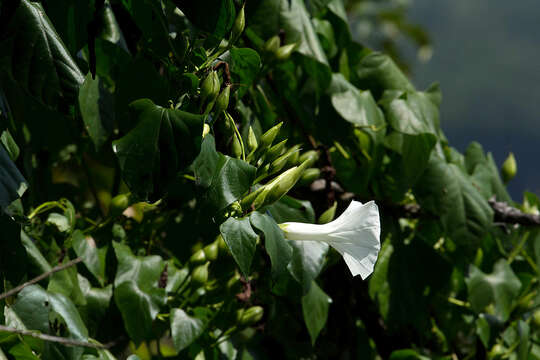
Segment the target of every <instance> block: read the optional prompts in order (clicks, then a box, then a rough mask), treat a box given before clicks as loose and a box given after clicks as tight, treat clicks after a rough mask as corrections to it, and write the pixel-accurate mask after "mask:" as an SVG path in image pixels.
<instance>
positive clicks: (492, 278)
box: [465, 259, 521, 321]
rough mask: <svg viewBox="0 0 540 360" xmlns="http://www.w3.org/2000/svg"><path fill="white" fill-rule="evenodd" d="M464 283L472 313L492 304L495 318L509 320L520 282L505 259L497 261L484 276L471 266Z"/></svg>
mask: <svg viewBox="0 0 540 360" xmlns="http://www.w3.org/2000/svg"><path fill="white" fill-rule="evenodd" d="M465 282H466V283H467V289H468V292H469V302H470V303H471V306H472V309H473V310H474V311H476V312H482V310H484V309H485V308H486V306H488V305H490V304H494V306H495V314H496V315H497V316H499V317H501V319H502V320H503V321H506V320H507V319H508V318H509V316H510V312H511V311H512V305H513V303H514V299H515V298H516V296H517V295H518V294H519V289H520V288H521V282H520V281H519V279H518V277H517V276H516V275H515V274H514V271H513V270H512V268H511V267H510V265H508V263H507V262H506V260H505V259H500V260H498V261H497V262H496V263H495V266H494V267H493V272H492V273H490V274H485V273H483V272H482V271H481V270H480V269H478V268H477V267H476V266H474V265H471V266H470V267H469V276H468V277H467V279H466V280H465Z"/></svg>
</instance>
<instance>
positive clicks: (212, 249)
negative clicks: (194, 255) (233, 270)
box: [203, 242, 219, 261]
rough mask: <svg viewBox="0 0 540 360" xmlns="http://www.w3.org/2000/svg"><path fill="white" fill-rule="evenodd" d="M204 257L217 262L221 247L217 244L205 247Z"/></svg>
mask: <svg viewBox="0 0 540 360" xmlns="http://www.w3.org/2000/svg"><path fill="white" fill-rule="evenodd" d="M203 251H204V255H205V256H206V258H207V259H208V260H209V261H215V260H216V259H217V258H218V253H219V247H218V244H217V243H216V242H213V243H211V244H208V245H206V246H205V247H203Z"/></svg>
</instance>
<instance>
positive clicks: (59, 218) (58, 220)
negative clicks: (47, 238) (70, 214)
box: [46, 212, 71, 232]
mask: <svg viewBox="0 0 540 360" xmlns="http://www.w3.org/2000/svg"><path fill="white" fill-rule="evenodd" d="M46 223H48V224H51V225H54V226H55V227H56V228H57V229H58V231H60V232H67V231H69V230H71V226H70V223H69V221H68V218H67V217H65V216H64V215H62V214H59V213H54V212H53V213H50V214H49V216H47V221H46Z"/></svg>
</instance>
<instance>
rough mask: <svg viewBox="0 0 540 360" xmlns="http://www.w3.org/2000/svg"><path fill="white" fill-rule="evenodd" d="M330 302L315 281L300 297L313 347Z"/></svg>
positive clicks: (323, 323) (324, 320)
mask: <svg viewBox="0 0 540 360" xmlns="http://www.w3.org/2000/svg"><path fill="white" fill-rule="evenodd" d="M331 302H332V299H330V297H329V296H328V295H326V293H325V292H324V291H322V290H321V288H320V287H319V286H318V285H317V283H316V282H315V281H313V282H312V284H311V286H310V288H309V292H308V293H307V294H306V295H304V296H302V313H303V314H304V321H305V323H306V327H307V329H308V332H309V336H310V337H311V344H312V345H315V340H317V336H319V333H320V332H321V330H322V329H323V328H324V325H325V324H326V320H327V318H328V308H329V307H330V303H331Z"/></svg>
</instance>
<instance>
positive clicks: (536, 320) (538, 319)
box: [532, 309, 540, 329]
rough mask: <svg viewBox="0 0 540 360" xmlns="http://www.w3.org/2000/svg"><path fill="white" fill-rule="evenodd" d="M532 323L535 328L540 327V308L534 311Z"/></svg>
mask: <svg viewBox="0 0 540 360" xmlns="http://www.w3.org/2000/svg"><path fill="white" fill-rule="evenodd" d="M532 325H533V327H534V328H535V329H540V309H538V310H536V311H535V312H534V314H533V316H532Z"/></svg>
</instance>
